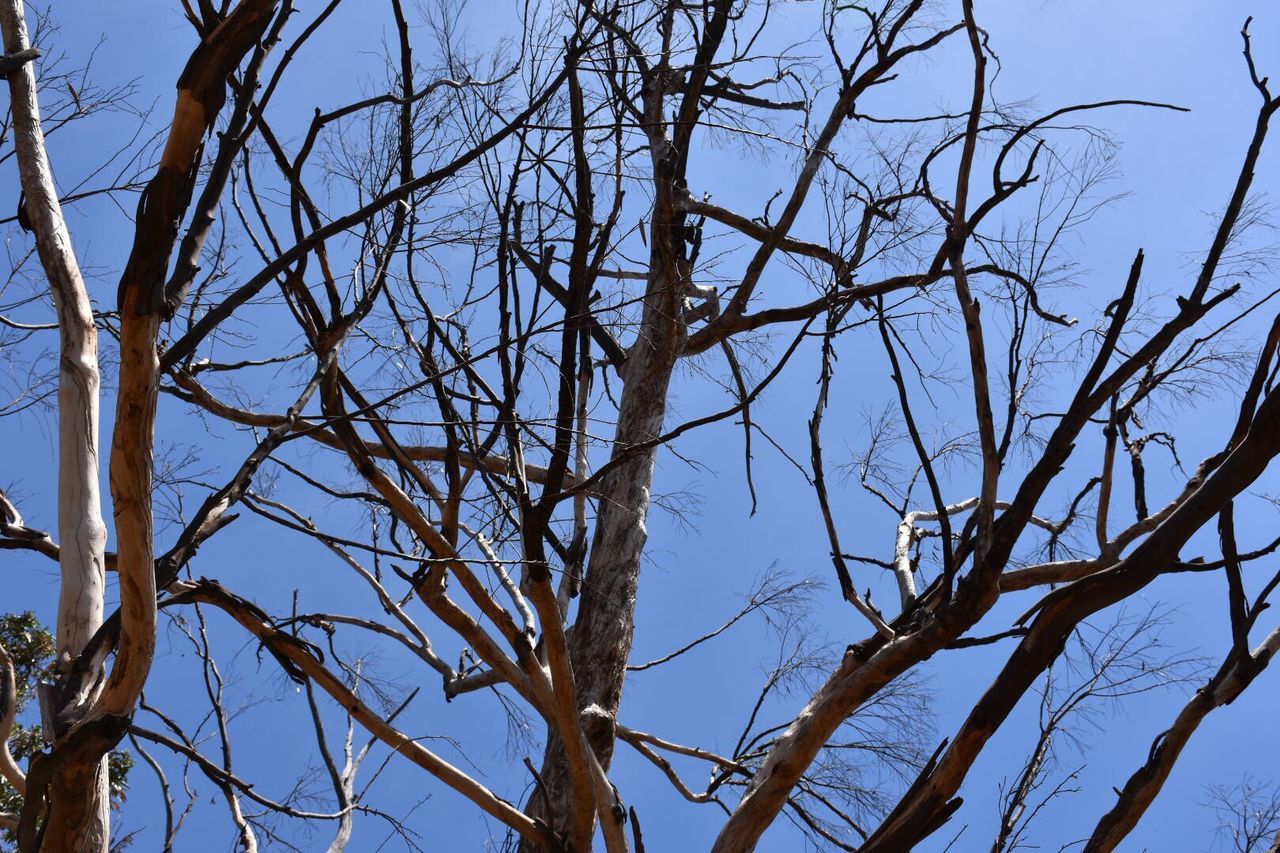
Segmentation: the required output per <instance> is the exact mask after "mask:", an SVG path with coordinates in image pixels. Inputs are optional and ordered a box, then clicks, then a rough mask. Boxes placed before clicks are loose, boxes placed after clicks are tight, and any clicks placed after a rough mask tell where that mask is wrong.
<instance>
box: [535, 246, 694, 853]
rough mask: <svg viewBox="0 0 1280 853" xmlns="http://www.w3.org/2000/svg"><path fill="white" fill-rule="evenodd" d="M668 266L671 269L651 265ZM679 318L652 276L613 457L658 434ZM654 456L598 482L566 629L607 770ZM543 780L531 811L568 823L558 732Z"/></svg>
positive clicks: (650, 452) (640, 457) (583, 708)
mask: <svg viewBox="0 0 1280 853" xmlns="http://www.w3.org/2000/svg"><path fill="white" fill-rule="evenodd" d="M655 231H657V229H655ZM655 238H658V235H657V234H655ZM658 239H660V238H658ZM664 267H665V268H668V269H669V268H670V267H668V266H666V265H661V264H655V265H654V268H655V269H662V268H664ZM655 279H657V276H655ZM678 317H679V298H678V296H677V286H676V285H675V284H673V283H672V282H671V281H670V278H669V277H667V276H662V277H661V279H659V280H653V281H651V282H650V284H649V293H648V297H647V298H646V300H645V307H644V316H643V319H642V322H641V326H640V328H641V334H640V337H639V339H638V341H637V343H636V345H635V346H633V347H632V348H631V352H630V354H629V356H628V359H627V363H626V367H625V368H624V384H623V388H622V397H621V400H620V402H619V407H618V424H617V428H616V432H615V436H614V448H613V452H614V455H615V456H616V455H617V454H619V453H625V452H627V451H628V449H629V448H631V447H632V446H634V445H637V444H640V443H643V442H645V441H649V440H651V439H653V438H656V437H657V436H659V435H661V433H662V425H663V420H664V418H665V416H666V409H667V394H668V389H669V387H670V383H671V374H672V371H673V369H674V367H675V362H676V357H677V347H678V345H679V343H680V336H679V331H680V328H681V327H680V325H679V321H678V319H676V318H678ZM657 455H658V450H657V448H656V447H650V448H646V449H644V450H641V451H637V452H635V453H634V454H633V455H631V456H629V457H628V458H627V460H626V461H625V462H623V463H622V464H620V465H619V466H618V467H617V468H615V469H613V471H612V472H611V473H610V474H608V475H606V476H605V478H604V480H603V481H602V482H601V484H600V490H599V496H598V506H599V509H598V512H597V516H596V526H595V533H594V537H593V539H592V545H591V556H590V562H589V565H588V568H587V572H586V576H585V577H584V579H583V583H582V595H581V598H580V599H579V603H578V614H577V618H576V620H575V621H574V624H573V627H572V629H570V631H569V650H570V654H571V657H572V660H573V675H574V681H575V683H576V685H577V690H578V705H579V709H580V712H581V713H582V721H583V728H584V730H585V732H586V735H587V740H588V742H589V743H590V744H591V747H592V749H593V750H594V751H595V753H596V755H597V756H598V757H599V759H600V763H601V765H602V766H603V767H604V768H605V769H606V770H608V768H609V764H610V762H611V761H612V759H613V746H614V729H615V723H616V720H617V713H618V706H619V704H620V703H621V701H622V686H623V682H624V680H625V678H626V666H627V661H628V659H629V658H630V655H631V643H632V636H633V634H634V632H635V607H636V590H637V587H638V585H639V580H640V559H641V555H642V554H643V552H644V546H645V541H646V539H647V538H648V533H649V531H648V528H647V527H646V524H645V521H646V517H647V515H648V512H649V496H650V489H651V486H652V483H653V472H654V466H655V464H656V462H657ZM542 780H543V782H544V784H545V785H546V791H545V792H542V791H535V792H534V793H533V795H532V797H531V799H530V804H529V805H530V812H531V813H533V814H534V815H535V816H538V817H542V818H543V819H544V820H547V821H548V823H550V824H551V825H552V826H553V827H554V828H555V829H556V830H557V831H559V830H562V829H563V827H562V826H560V825H559V821H560V820H562V819H564V817H565V816H567V815H568V814H569V813H570V812H571V809H570V808H569V807H568V805H567V798H568V796H569V779H568V772H567V767H566V764H565V756H564V748H563V746H562V744H561V743H560V740H559V738H557V737H555V736H554V735H553V736H551V737H550V738H549V740H548V743H547V748H546V754H545V755H544V757H543V767H542ZM544 793H545V794H546V796H545V797H544V796H543V794H544ZM548 803H549V805H550V808H549V809H548ZM526 849H534V848H532V847H528V846H527V845H526Z"/></svg>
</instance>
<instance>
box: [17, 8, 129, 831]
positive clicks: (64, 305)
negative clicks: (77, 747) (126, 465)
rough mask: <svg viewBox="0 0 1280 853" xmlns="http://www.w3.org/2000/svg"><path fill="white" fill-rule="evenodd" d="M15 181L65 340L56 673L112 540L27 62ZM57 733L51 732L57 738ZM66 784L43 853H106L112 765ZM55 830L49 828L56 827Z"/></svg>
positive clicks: (21, 47)
mask: <svg viewBox="0 0 1280 853" xmlns="http://www.w3.org/2000/svg"><path fill="white" fill-rule="evenodd" d="M0 26H3V29H4V48H5V54H6V55H9V56H12V55H14V54H17V53H20V52H22V51H25V50H27V49H28V48H29V47H30V44H29V42H28V37H27V25H26V20H25V17H24V15H23V8H22V2H21V0H0ZM8 79H9V92H10V99H11V105H12V112H13V125H14V145H15V148H16V150H17V162H18V173H19V176H20V179H21V182H22V190H23V192H24V194H25V196H26V202H25V204H24V206H23V208H24V209H23V213H24V215H25V218H26V221H27V223H28V225H29V227H30V229H31V230H32V231H33V232H34V233H35V239H36V249H37V251H38V253H39V255H40V263H41V265H42V266H43V268H44V271H45V275H46V276H47V277H48V279H49V287H50V290H51V292H52V294H53V303H54V308H55V310H56V311H57V317H58V330H59V336H60V345H61V349H60V357H59V361H58V368H59V370H58V538H59V542H60V545H61V551H60V554H59V564H60V567H61V575H62V578H61V581H62V583H61V593H60V598H59V603H58V625H57V667H58V670H59V672H60V673H63V674H65V672H66V669H67V666H68V665H69V663H70V662H71V660H73V659H74V658H75V657H76V656H77V655H78V654H79V653H80V650H81V649H83V648H84V646H85V644H86V643H87V642H88V641H89V638H90V637H92V636H93V634H94V632H95V631H97V629H98V627H99V626H100V625H101V624H102V613H103V602H104V593H105V587H106V572H105V561H104V551H105V548H106V540H107V530H106V525H104V524H103V521H102V509H101V494H100V490H99V486H98V472H99V460H98V402H99V401H98V395H99V388H100V384H101V379H100V375H99V372H98V333H97V329H96V328H95V327H94V324H93V308H92V305H91V304H90V302H89V294H88V292H87V291H86V290H85V286H84V280H83V278H82V277H81V275H80V267H79V264H78V263H77V262H76V257H75V251H74V249H73V247H72V244H71V235H70V234H69V233H68V231H67V226H66V222H65V220H64V219H63V217H62V207H61V205H60V204H59V203H58V195H57V189H56V186H55V184H54V181H53V174H52V171H51V169H50V167H49V160H48V157H47V155H46V153H45V146H44V133H43V131H42V130H41V127H40V105H39V102H38V101H37V98H36V79H35V71H34V69H33V67H32V65H31V63H30V62H27V63H25V64H23V65H22V66H21V67H20V68H18V69H16V70H14V71H12V72H10V73H9V75H8ZM92 699H93V697H92V696H89V695H79V696H72V697H69V705H70V707H65V708H59V709H57V710H58V712H59V714H60V716H62V718H63V720H66V721H70V720H72V719H74V718H75V717H76V716H78V715H79V714H80V713H82V712H83V710H85V709H86V708H87V706H88V704H89V703H90V702H91V701H92ZM47 722H48V721H46V723H47ZM53 734H54V733H53V732H46V736H48V737H52V736H53ZM71 776H72V774H60V776H59V780H58V781H57V782H56V783H55V785H54V786H53V789H52V791H51V793H52V794H53V796H54V797H55V798H56V800H57V801H58V806H57V808H56V809H55V810H54V811H51V813H50V814H51V816H52V815H53V814H54V813H55V812H56V813H57V814H58V816H59V817H58V820H57V821H56V823H57V824H58V825H60V827H61V828H60V829H59V830H58V831H56V832H51V833H50V836H53V835H57V838H56V839H55V838H52V837H50V838H49V839H48V840H47V841H46V843H45V845H44V846H45V849H47V850H58V851H68V853H91V851H92V853H100V852H101V851H105V850H106V849H107V839H108V835H109V817H108V802H107V770H106V763H105V761H98V762H95V763H94V764H92V765H90V766H85V767H80V768H77V770H76V772H75V773H74V778H71ZM51 822H52V821H51Z"/></svg>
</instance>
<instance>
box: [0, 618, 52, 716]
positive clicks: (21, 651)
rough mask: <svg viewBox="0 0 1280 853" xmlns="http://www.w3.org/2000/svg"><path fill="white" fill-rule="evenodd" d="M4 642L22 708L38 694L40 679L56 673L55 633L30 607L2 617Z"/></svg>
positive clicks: (0, 639) (0, 629)
mask: <svg viewBox="0 0 1280 853" xmlns="http://www.w3.org/2000/svg"><path fill="white" fill-rule="evenodd" d="M0 644H3V645H4V648H5V651H7V652H8V653H9V657H10V658H12V660H13V670H14V676H15V677H16V679H17V682H18V683H17V688H18V710H19V711H21V710H22V709H23V708H24V707H26V704H27V702H28V701H29V700H30V699H31V697H32V695H34V694H35V686H36V682H38V681H39V680H40V679H42V678H48V677H50V676H51V675H52V673H53V651H54V645H53V634H50V633H49V632H48V631H47V630H46V629H45V627H44V626H43V625H41V624H40V620H38V619H37V618H36V615H35V614H34V613H32V612H31V611H29V610H28V611H27V612H26V613H9V614H6V615H4V616H0Z"/></svg>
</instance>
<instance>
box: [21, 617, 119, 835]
mask: <svg viewBox="0 0 1280 853" xmlns="http://www.w3.org/2000/svg"><path fill="white" fill-rule="evenodd" d="M0 643H3V644H4V648H5V650H6V651H7V652H8V653H9V657H10V658H11V659H12V660H13V669H14V676H15V679H16V682H17V683H16V685H15V686H16V688H17V695H18V713H19V714H22V713H23V711H24V710H26V708H27V705H28V704H29V703H30V701H31V699H32V698H33V697H34V696H35V693H36V685H37V684H38V683H39V682H40V681H41V680H45V679H52V678H53V676H54V670H53V664H54V649H55V645H54V639H53V634H51V633H49V631H48V630H47V629H46V628H45V627H44V626H43V625H41V624H40V620H38V619H37V618H36V615H35V614H34V613H31V612H29V611H28V612H26V613H9V614H5V615H2V616H0ZM26 716H31V715H30V714H28V715H26ZM44 746H45V743H44V735H43V733H42V732H41V730H40V724H39V723H38V722H31V723H30V724H25V725H24V724H23V723H21V722H20V723H18V724H17V725H15V726H14V729H13V731H12V732H11V733H10V735H9V750H10V751H11V752H12V753H13V757H14V758H15V759H17V761H18V763H19V764H20V765H25V764H26V763H27V760H28V759H30V758H31V756H32V755H35V754H36V753H37V752H40V751H41V750H42V749H44ZM132 768H133V756H132V755H130V754H129V753H128V752H125V751H123V750H118V751H115V752H112V753H111V754H110V755H108V756H107V778H108V787H109V790H110V797H111V807H112V808H113V809H118V808H120V804H121V803H123V802H124V798H125V795H126V794H127V793H128V790H129V771H130V770H131V769H132ZM21 811H22V797H21V796H19V795H18V792H17V791H16V790H14V789H13V788H12V787H11V786H10V785H8V784H7V783H5V782H4V781H3V780H0V812H11V813H13V814H17V813H19V812H21ZM14 843H15V839H14V838H13V834H12V833H10V832H7V831H6V832H0V853H4V851H9V850H11V849H13V844H14Z"/></svg>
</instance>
